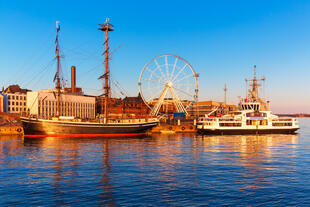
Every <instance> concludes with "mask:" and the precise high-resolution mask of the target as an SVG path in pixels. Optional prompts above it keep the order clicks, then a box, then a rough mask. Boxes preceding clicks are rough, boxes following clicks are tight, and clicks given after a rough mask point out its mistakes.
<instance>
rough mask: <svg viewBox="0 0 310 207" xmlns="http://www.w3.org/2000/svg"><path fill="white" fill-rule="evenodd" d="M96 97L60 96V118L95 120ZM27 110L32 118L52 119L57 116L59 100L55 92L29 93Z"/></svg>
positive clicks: (64, 94) (63, 94)
mask: <svg viewBox="0 0 310 207" xmlns="http://www.w3.org/2000/svg"><path fill="white" fill-rule="evenodd" d="M95 102H96V101H95V97H90V96H85V95H76V94H66V93H62V94H61V95H60V112H59V115H60V116H74V117H78V118H82V119H85V118H88V119H94V118H95ZM27 108H28V112H29V114H30V115H32V116H36V117H38V118H44V119H51V118H52V117H53V116H56V108H57V99H56V93H55V90H40V91H36V92H28V93H27Z"/></svg>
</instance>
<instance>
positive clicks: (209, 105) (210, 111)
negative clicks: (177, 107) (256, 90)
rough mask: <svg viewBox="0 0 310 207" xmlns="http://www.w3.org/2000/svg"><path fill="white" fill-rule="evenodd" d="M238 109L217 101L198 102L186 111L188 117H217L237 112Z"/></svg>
mask: <svg viewBox="0 0 310 207" xmlns="http://www.w3.org/2000/svg"><path fill="white" fill-rule="evenodd" d="M237 109H238V107H237V106H235V105H232V104H227V105H225V104H224V103H223V102H217V101H199V102H198V103H197V104H193V105H192V107H191V108H190V109H189V110H188V113H189V114H190V115H192V116H193V115H195V114H196V115H199V116H205V115H213V116H219V115H221V114H226V113H227V112H229V111H234V110H237Z"/></svg>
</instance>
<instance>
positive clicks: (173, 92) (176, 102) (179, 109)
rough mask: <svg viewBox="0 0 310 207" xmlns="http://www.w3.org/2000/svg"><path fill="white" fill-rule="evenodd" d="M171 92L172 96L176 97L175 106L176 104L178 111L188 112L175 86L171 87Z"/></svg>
mask: <svg viewBox="0 0 310 207" xmlns="http://www.w3.org/2000/svg"><path fill="white" fill-rule="evenodd" d="M170 93H171V95H172V97H173V99H174V103H175V106H176V108H177V110H178V112H184V113H186V114H187V111H186V109H185V107H184V105H183V104H182V102H181V101H180V98H179V96H178V95H177V94H176V93H175V91H174V89H173V88H170Z"/></svg>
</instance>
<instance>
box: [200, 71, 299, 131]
mask: <svg viewBox="0 0 310 207" xmlns="http://www.w3.org/2000/svg"><path fill="white" fill-rule="evenodd" d="M245 80H246V81H247V82H249V88H250V89H249V90H248V93H247V97H246V98H245V99H241V100H240V103H239V111H233V112H230V113H228V114H226V115H224V116H222V117H210V116H207V115H206V117H202V118H199V120H198V122H197V129H198V132H200V133H204V134H221V135H224V134H292V133H295V131H296V130H298V129H299V126H298V120H297V119H296V118H292V117H279V116H276V115H274V114H272V113H271V111H270V110H269V102H267V103H266V102H265V100H264V99H263V98H260V97H259V96H258V87H259V86H261V83H259V82H261V81H265V78H261V79H257V78H256V66H254V78H253V79H245Z"/></svg>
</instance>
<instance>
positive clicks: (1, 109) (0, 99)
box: [0, 93, 5, 112]
mask: <svg viewBox="0 0 310 207" xmlns="http://www.w3.org/2000/svg"><path fill="white" fill-rule="evenodd" d="M4 109H5V108H4V94H1V93H0V112H4Z"/></svg>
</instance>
